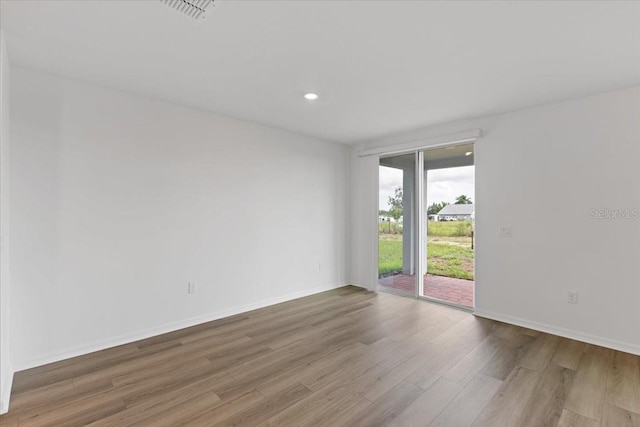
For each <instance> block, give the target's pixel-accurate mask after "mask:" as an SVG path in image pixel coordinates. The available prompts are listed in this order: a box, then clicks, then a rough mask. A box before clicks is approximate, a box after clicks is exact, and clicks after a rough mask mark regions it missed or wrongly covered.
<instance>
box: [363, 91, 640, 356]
mask: <svg viewBox="0 0 640 427" xmlns="http://www.w3.org/2000/svg"><path fill="white" fill-rule="evenodd" d="M475 128H481V129H483V131H484V134H485V136H484V137H483V138H481V139H480V140H478V142H477V143H476V150H475V161H476V199H477V200H476V228H477V231H476V236H477V258H476V306H477V314H479V315H483V316H487V317H492V318H495V319H499V320H505V321H509V322H513V323H517V324H523V325H526V326H529V327H533V328H536V329H540V330H545V331H548V332H552V333H556V334H560V335H565V336H570V337H574V338H577V339H581V340H585V341H589V342H593V343H597V344H602V345H607V346H610V347H614V348H619V349H622V350H626V351H629V352H634V353H636V354H640V310H639V309H638V302H639V301H640V278H639V277H640V276H639V273H638V262H639V261H640V219H620V218H619V219H610V220H604V219H601V220H597V219H593V218H592V216H591V210H592V209H596V210H603V209H609V210H618V209H629V210H638V211H640V167H638V164H639V161H640V88H638V87H636V88H630V89H625V90H620V91H615V92H610V93H605V94H601V95H597V96H591V97H588V98H583V99H576V100H572V101H567V102H563V103H558V104H553V105H546V106H541V107H538V108H532V109H528V110H522V111H517V112H512V113H509V114H504V115H499V116H493V117H487V118H483V119H478V120H470V121H465V122H458V123H453V124H447V125H444V126H438V127H432V128H428V129H423V130H420V131H416V132H411V133H407V134H404V135H399V136H396V137H392V138H386V139H384V140H379V141H373V142H371V143H368V144H363V145H362V146H360V147H355V148H354V149H353V152H352V165H353V166H352V170H353V174H354V176H353V177H352V192H353V193H354V195H355V194H357V193H358V192H361V193H360V197H359V198H355V197H354V199H353V204H352V213H351V217H352V225H353V227H352V230H351V245H352V246H351V247H352V249H351V250H352V252H353V259H352V262H351V270H350V279H352V280H353V281H355V282H357V283H359V284H361V285H363V286H366V287H370V288H371V287H372V286H374V285H375V279H374V280H372V279H371V276H372V275H371V273H370V271H375V268H376V265H375V263H376V260H375V258H372V257H370V256H369V255H370V254H369V252H367V250H368V249H367V246H369V245H370V244H371V242H370V241H369V240H363V239H362V236H363V235H366V234H367V232H369V233H370V232H371V229H367V227H370V226H371V225H370V224H369V223H368V222H365V221H357V220H353V218H364V217H366V216H367V215H370V211H371V210H372V209H377V207H376V206H377V205H376V204H375V203H374V201H373V200H372V199H373V198H375V197H376V195H375V193H374V192H372V191H371V190H370V188H369V185H370V180H371V179H375V178H374V175H375V173H376V172H375V170H373V169H375V168H377V165H376V162H375V161H373V162H372V161H371V159H370V158H359V157H357V154H356V153H357V151H358V150H359V149H362V148H364V147H366V148H370V147H374V146H385V145H393V144H399V143H406V142H408V141H413V140H420V139H426V138H429V137H435V136H440V135H446V134H453V133H456V132H460V131H465V130H469V129H475ZM502 225H510V226H511V227H512V237H511V238H501V237H499V236H498V230H499V228H500V226H502ZM373 230H375V229H373ZM568 290H577V291H578V292H579V302H578V304H577V305H572V304H568V303H567V292H568Z"/></svg>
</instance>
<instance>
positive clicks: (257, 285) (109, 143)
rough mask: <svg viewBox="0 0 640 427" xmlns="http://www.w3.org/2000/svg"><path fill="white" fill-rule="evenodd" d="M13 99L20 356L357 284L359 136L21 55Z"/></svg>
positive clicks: (55, 352)
mask: <svg viewBox="0 0 640 427" xmlns="http://www.w3.org/2000/svg"><path fill="white" fill-rule="evenodd" d="M11 101H12V104H11V108H12V110H11V114H12V152H11V154H12V169H11V183H12V194H11V197H12V206H11V207H12V209H13V211H12V217H13V218H14V220H13V222H12V245H13V246H12V251H13V252H12V261H11V262H12V264H11V266H12V275H13V294H12V322H11V326H12V336H13V337H15V339H14V341H13V343H12V348H11V350H12V358H13V363H14V367H15V368H16V370H20V369H23V368H26V367H30V366H34V365H38V364H42V363H44V362H48V361H52V360H57V359H60V358H64V357H68V356H71V355H74V354H80V353H83V352H86V351H89V350H93V349H96V348H101V347H105V346H109V345H113V344H115V343H119V342H125V341H130V340H132V339H134V338H140V337H142V336H148V335H152V334H155V333H158V332H163V331H166V330H169V329H173V328H177V327H179V326H186V325H189V324H194V323H198V322H201V321H204V320H207V319H211V318H216V317H220V316H223V315H226V314H230V313H234V312H238V311H244V310H246V309H248V308H252V307H257V306H262V305H266V304H269V303H273V302H277V301H282V300H286V299H290V298H293V297H296V296H301V295H306V294H310V293H313V292H318V291H320V290H325V289H329V288H332V287H336V286H339V285H342V284H344V282H345V269H346V265H345V262H344V260H345V259H346V256H347V255H346V243H347V235H346V222H347V219H348V218H347V212H348V209H349V207H348V191H349V184H348V183H349V150H348V148H347V147H345V146H343V145H339V144H334V143H330V142H325V141H321V140H317V139H313V138H310V137H305V136H301V135H297V134H293V133H289V132H285V131H282V130H276V129H272V128H267V127H263V126H258V125H254V124H249V123H246V122H242V121H238V120H233V119H229V118H224V117H221V116H217V115H214V114H210V113H206V112H201V111H196V110H191V109H187V108H183V107H180V106H175V105H171V104H166V103H162V102H158V101H154V100H150V99H146V98H142V97H138V96H133V95H128V94H125V93H121V92H117V91H114V90H110V89H105V88H101V87H97V86H93V85H88V84H83V83H80V82H77V81H72V80H66V79H62V78H58V77H54V76H51V75H47V74H43V73H40V72H34V71H30V70H26V69H21V68H13V69H12V96H11ZM189 281H196V282H197V284H198V293H197V294H195V295H188V294H187V283H188V282H189Z"/></svg>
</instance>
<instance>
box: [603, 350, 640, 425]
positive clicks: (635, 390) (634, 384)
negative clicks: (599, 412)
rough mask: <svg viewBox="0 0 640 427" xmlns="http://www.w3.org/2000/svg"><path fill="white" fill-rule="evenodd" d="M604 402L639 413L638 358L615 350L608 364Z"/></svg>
mask: <svg viewBox="0 0 640 427" xmlns="http://www.w3.org/2000/svg"><path fill="white" fill-rule="evenodd" d="M605 403H609V404H611V405H615V406H617V407H619V408H622V409H626V410H627V411H631V412H635V413H636V414H640V358H639V357H637V356H634V355H632V354H629V353H623V352H621V351H615V352H614V353H613V359H612V361H611V365H610V366H609V375H608V377H607V390H606V393H605Z"/></svg>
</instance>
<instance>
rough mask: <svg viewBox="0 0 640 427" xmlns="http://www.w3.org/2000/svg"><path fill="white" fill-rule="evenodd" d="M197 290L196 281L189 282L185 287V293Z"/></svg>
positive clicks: (193, 292) (192, 292)
mask: <svg viewBox="0 0 640 427" xmlns="http://www.w3.org/2000/svg"><path fill="white" fill-rule="evenodd" d="M196 292H198V286H197V284H196V282H189V286H188V287H187V293H190V294H195V293H196Z"/></svg>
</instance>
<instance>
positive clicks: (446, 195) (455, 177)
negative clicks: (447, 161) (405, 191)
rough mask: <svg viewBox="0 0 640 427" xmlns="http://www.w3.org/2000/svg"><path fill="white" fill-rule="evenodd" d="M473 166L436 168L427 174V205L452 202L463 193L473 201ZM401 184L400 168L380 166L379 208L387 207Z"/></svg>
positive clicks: (384, 208) (385, 208)
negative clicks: (390, 198)
mask: <svg viewBox="0 0 640 427" xmlns="http://www.w3.org/2000/svg"><path fill="white" fill-rule="evenodd" d="M474 175H475V168H474V166H463V167H459V168H448V169H436V170H431V171H429V172H428V174H427V206H429V205H431V204H433V203H436V202H443V201H444V202H449V203H454V202H455V200H456V197H458V196H460V195H461V194H465V195H467V196H469V197H470V198H471V201H472V202H475V200H476V199H475V188H474V178H475V176H474ZM399 186H400V187H401V186H402V170H400V169H394V168H388V167H385V166H380V187H379V188H380V202H379V209H381V210H387V209H389V205H388V203H387V202H388V200H389V197H390V196H393V194H394V190H395V188H396V187H399Z"/></svg>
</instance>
